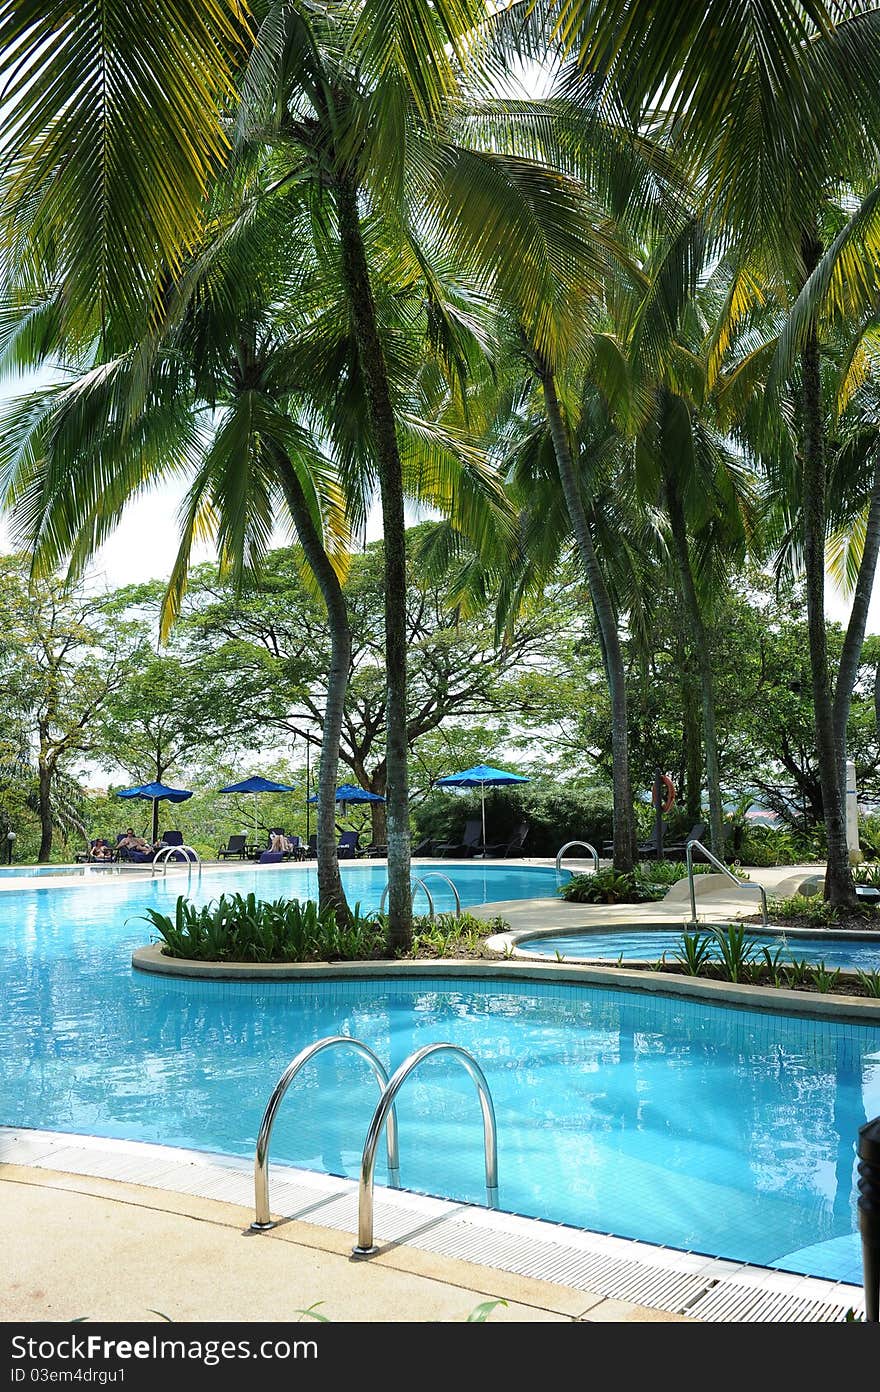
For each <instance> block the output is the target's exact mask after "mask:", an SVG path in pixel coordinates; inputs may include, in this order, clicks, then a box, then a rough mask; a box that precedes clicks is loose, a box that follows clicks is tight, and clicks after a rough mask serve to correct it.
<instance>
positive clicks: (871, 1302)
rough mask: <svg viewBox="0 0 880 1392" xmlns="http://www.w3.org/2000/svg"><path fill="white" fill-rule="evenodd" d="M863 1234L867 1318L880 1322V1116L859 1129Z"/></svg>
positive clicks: (860, 1207)
mask: <svg viewBox="0 0 880 1392" xmlns="http://www.w3.org/2000/svg"><path fill="white" fill-rule="evenodd" d="M859 1232H860V1233H861V1235H862V1267H863V1270H864V1273H865V1319H866V1320H871V1321H872V1322H873V1323H874V1324H877V1323H878V1321H880V1117H875V1118H874V1120H873V1121H868V1122H866V1123H865V1125H864V1126H860V1127H859Z"/></svg>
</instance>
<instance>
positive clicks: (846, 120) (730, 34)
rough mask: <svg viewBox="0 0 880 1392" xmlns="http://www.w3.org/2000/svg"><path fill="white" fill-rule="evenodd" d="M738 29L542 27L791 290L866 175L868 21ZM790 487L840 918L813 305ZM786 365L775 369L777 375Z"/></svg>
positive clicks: (581, 14)
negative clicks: (668, 147)
mask: <svg viewBox="0 0 880 1392" xmlns="http://www.w3.org/2000/svg"><path fill="white" fill-rule="evenodd" d="M770 10H771V13H770V14H768V15H766V16H763V15H758V14H756V15H755V17H754V19H753V21H752V22H745V23H744V22H743V14H742V11H741V10H740V8H739V7H737V6H731V5H729V4H727V3H726V0H710V3H706V4H701V5H697V4H695V3H687V4H683V5H680V6H676V9H675V14H674V15H670V14H668V13H667V11H666V10H664V11H663V12H662V15H661V11H660V9H659V7H657V6H655V5H652V4H650V3H648V0H612V2H611V3H610V4H604V3H603V4H601V5H600V4H598V3H596V0H562V3H561V5H559V7H558V9H556V11H555V21H556V23H557V24H558V27H559V30H560V32H561V33H562V35H563V37H564V41H565V42H566V44H568V45H569V46H571V47H572V49H574V50H576V52H577V56H578V61H579V63H580V65H581V66H582V69H583V70H584V71H589V72H590V73H591V74H592V75H593V77H594V79H596V80H598V79H600V78H604V79H606V80H608V81H609V82H613V85H614V89H615V91H616V92H617V93H618V94H621V93H622V94H623V96H624V98H625V99H627V100H628V101H629V102H631V103H633V104H636V105H638V106H640V107H641V106H643V105H644V103H645V101H646V100H647V99H650V100H651V101H652V102H653V103H654V106H655V109H657V110H658V111H659V112H660V117H659V119H660V120H661V121H662V123H664V124H665V126H666V127H667V128H668V129H670V130H673V131H674V136H675V142H676V145H677V147H678V148H679V149H681V150H682V151H683V152H685V153H686V154H687V155H688V157H689V158H690V159H691V160H692V161H693V167H694V169H695V171H696V173H697V178H698V182H699V188H700V190H701V194H702V204H703V207H704V210H705V213H706V216H707V217H708V218H709V219H710V220H711V222H712V224H713V225H714V226H716V227H717V228H718V229H719V233H720V235H722V236H724V237H725V238H727V239H728V241H729V243H730V245H731V246H732V247H735V249H736V253H737V256H738V260H739V264H740V265H741V266H742V267H743V268H744V272H745V273H746V274H748V268H749V266H750V265H751V264H754V263H758V264H761V265H763V266H767V265H768V264H772V266H773V267H774V270H775V272H776V274H777V277H778V278H783V279H785V280H787V282H788V284H789V285H790V286H792V287H793V289H794V294H792V296H791V299H792V301H794V299H795V297H796V295H797V292H798V291H799V290H800V289H801V288H802V287H803V286H804V285H805V283H807V282H809V281H810V279H811V278H812V277H813V276H814V273H815V272H816V270H817V268H818V267H819V265H820V263H821V261H822V258H823V252H824V251H825V243H824V241H823V238H822V236H821V233H820V222H821V213H822V208H823V205H824V203H825V200H826V197H827V194H828V192H829V190H830V189H831V188H832V187H835V186H839V185H840V184H844V183H846V182H848V181H849V182H851V183H853V184H858V183H859V182H860V181H861V179H862V176H863V174H864V171H865V170H866V169H870V168H873V166H874V164H875V163H876V153H877V146H878V137H880V125H878V122H880V113H878V106H877V101H876V73H877V70H878V59H880V13H878V11H877V10H876V9H875V8H874V7H873V5H870V4H868V3H863V2H862V0H850V3H847V4H845V5H837V4H835V5H830V4H826V3H824V0H802V3H795V2H794V0H774V3H773V4H772V6H771V7H770ZM796 347H797V363H796V368H797V372H796V376H797V382H798V393H799V400H800V408H801V412H802V431H801V468H800V488H801V491H802V494H803V526H804V533H803V535H804V566H805V573H806V592H807V610H808V625H809V635H810V658H811V668H812V686H813V704H814V711H815V732H816V746H817V754H818V764H819V771H820V778H821V782H822V792H823V801H824V804H825V825H826V836H827V846H828V868H827V874H826V894H827V895H828V896H829V897H830V898H831V900H832V901H833V902H835V903H841V904H854V903H855V891H854V888H853V883H852V875H851V873H850V869H849V864H848V856H847V844H846V826H845V818H844V810H843V803H842V798H841V793H840V786H839V779H838V759H837V751H836V745H835V739H834V722H833V712H832V700H831V689H830V683H829V678H828V664H827V643H826V633H825V604H824V600H825V566H824V560H825V534H826V501H825V500H826V473H827V456H826V440H825V436H824V431H823V425H822V410H821V374H820V339H819V328H818V318H817V308H816V305H815V303H814V302H813V303H811V304H809V305H808V306H807V308H806V310H805V313H804V314H803V316H802V318H801V320H800V323H799V334H798V338H797V340H796ZM791 366H792V362H791V360H789V362H787V363H786V364H785V367H786V370H788V371H789V373H790V369H791Z"/></svg>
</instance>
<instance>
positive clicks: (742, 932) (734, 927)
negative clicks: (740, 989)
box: [710, 923, 758, 983]
mask: <svg viewBox="0 0 880 1392" xmlns="http://www.w3.org/2000/svg"><path fill="white" fill-rule="evenodd" d="M710 931H711V933H712V937H713V939H714V941H715V942H716V943H717V945H718V952H719V963H718V967H719V975H720V976H721V979H722V981H732V982H734V983H741V982H744V981H750V980H751V979H752V977H753V976H754V970H753V968H754V965H755V958H756V956H757V950H758V944H757V942H756V941H755V939H754V937H750V936H749V932H748V929H747V928H746V927H745V925H744V924H741V923H729V924H728V925H727V927H726V928H713V929H711V930H710Z"/></svg>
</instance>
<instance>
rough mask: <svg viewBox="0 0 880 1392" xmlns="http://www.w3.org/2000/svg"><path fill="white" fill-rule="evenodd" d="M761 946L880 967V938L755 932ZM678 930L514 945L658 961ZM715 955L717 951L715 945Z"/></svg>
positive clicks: (674, 943) (532, 950) (674, 945)
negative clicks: (820, 936)
mask: <svg viewBox="0 0 880 1392" xmlns="http://www.w3.org/2000/svg"><path fill="white" fill-rule="evenodd" d="M754 940H755V942H756V943H757V944H758V948H757V956H758V957H759V959H760V955H761V954H760V948H761V947H762V946H763V947H767V948H768V949H769V950H770V952H775V951H776V949H777V948H780V949H781V951H782V960H784V961H789V962H791V961H798V962H801V961H803V960H804V959H806V961H808V962H824V963H825V965H826V966H827V967H830V968H834V967H843V968H844V969H848V970H851V971H876V970H878V969H880V938H873V939H866V938H859V937H858V936H855V935H851V936H849V937H847V936H845V935H844V934H838V933H833V934H829V935H828V936H827V937H825V938H821V939H819V938H811V937H799V936H798V935H797V934H796V933H787V934H785V935H784V936H783V935H782V934H765V933H760V934H758V933H756V934H754ZM681 946H682V931H681V929H678V928H648V929H645V928H641V929H639V928H631V929H629V928H627V929H623V928H608V929H601V928H600V929H593V930H592V931H591V932H571V933H552V934H548V935H547V936H546V937H541V938H531V939H525V940H523V941H521V942H519V943H517V949H518V950H519V951H520V952H528V953H529V954H531V955H532V956H535V957H552V958H553V959H554V960H555V958H556V955H557V953H558V954H559V955H560V956H561V957H565V958H567V959H575V958H586V959H589V960H590V961H592V962H616V961H618V960H619V959H620V958H621V957H622V958H623V960H624V962H656V961H658V960H659V959H660V958H661V957H662V956H663V954H664V952H665V953H666V956H667V958H668V959H669V960H670V961H672V960H674V958H675V956H676V954H678V953H679V952H680V951H681ZM712 953H713V956H716V957H717V956H718V949H717V948H716V947H714V946H713V949H712Z"/></svg>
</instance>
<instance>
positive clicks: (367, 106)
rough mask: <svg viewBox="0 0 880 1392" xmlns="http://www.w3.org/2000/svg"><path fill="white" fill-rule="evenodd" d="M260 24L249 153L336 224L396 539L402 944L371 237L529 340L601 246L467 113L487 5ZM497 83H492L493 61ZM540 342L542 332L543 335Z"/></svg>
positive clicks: (404, 833) (395, 431)
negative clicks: (497, 290) (502, 307)
mask: <svg viewBox="0 0 880 1392" xmlns="http://www.w3.org/2000/svg"><path fill="white" fill-rule="evenodd" d="M416 8H417V10H418V13H417V15H416V14H414V13H413V11H414V10H415V9H416ZM255 14H256V18H257V20H258V27H257V31H256V40H255V45H254V50H253V53H252V55H251V59H250V63H249V66H248V71H247V74H246V78H245V81H244V84H243V89H242V92H243V99H242V109H241V113H240V119H239V133H240V139H241V143H242V147H243V149H244V150H245V151H247V150H249V149H254V148H255V149H257V150H260V149H261V148H265V147H268V149H269V150H270V152H271V160H272V163H273V168H274V170H275V174H276V180H277V187H278V189H279V191H284V193H285V194H286V196H287V197H289V198H290V199H292V200H300V201H305V202H308V203H309V204H310V205H311V206H312V208H313V209H315V210H316V224H317V222H318V220H319V219H320V220H323V222H324V223H326V218H327V214H328V213H329V215H330V216H331V217H333V218H334V219H335V228H336V233H337V237H338V247H339V261H340V268H341V277H342V282H343V285H344V289H345V299H346V303H347V306H348V310H349V313H350V316H351V325H352V333H353V338H354V341H355V343H356V346H357V354H358V362H359V367H360V372H361V375H362V379H363V384H364V391H365V396H366V401H367V406H368V421H369V429H370V435H371V445H372V451H373V459H374V466H375V472H376V475H377V478H378V488H379V495H380V498H381V505H382V519H383V533H384V543H385V551H384V555H385V561H384V564H385V651H386V670H387V683H388V685H387V806H386V812H387V828H388V872H389V886H390V894H389V921H390V924H391V934H392V940H393V941H394V942H395V943H399V944H401V945H403V944H405V943H406V942H408V941H409V937H410V934H411V921H412V912H411V897H410V896H411V890H410V879H409V799H408V781H407V742H406V723H407V722H406V619H405V604H404V598H405V585H406V551H405V546H406V539H405V526H404V493H405V488H404V472H403V465H402V460H401V440H400V433H401V420H400V415H399V411H398V409H397V408H396V403H395V397H394V391H393V387H392V383H391V381H390V375H389V367H388V353H389V344H388V342H387V340H386V339H384V338H383V335H382V332H381V324H380V320H379V316H378V314H377V299H378V297H379V295H380V268H379V266H378V265H377V262H376V259H375V256H371V254H370V239H371V235H370V234H371V229H372V228H379V229H381V238H382V240H383V242H384V244H385V245H386V247H389V248H392V247H394V246H395V245H396V246H397V248H398V251H399V254H400V255H403V256H406V257H409V258H415V259H416V260H418V261H419V262H420V263H421V264H423V265H424V259H423V256H422V243H423V241H424V239H425V237H426V236H429V237H430V238H431V239H433V241H434V242H435V243H438V244H440V245H441V246H442V247H443V248H444V249H445V250H446V251H447V253H449V254H450V255H453V256H454V257H455V258H456V259H457V261H458V263H459V265H460V266H461V268H462V270H463V271H465V272H466V273H469V274H470V275H471V276H472V279H473V281H474V283H476V284H479V283H480V282H481V281H482V282H483V283H485V281H486V280H487V279H492V280H496V281H497V280H500V281H501V282H502V284H505V285H506V286H507V287H508V288H510V289H514V288H515V290H516V293H517V295H518V297H519V299H520V300H522V301H523V302H524V303H525V304H526V305H527V308H528V310H529V314H530V319H533V320H534V321H535V325H534V326H535V327H536V328H538V325H539V322H540V315H541V305H542V300H543V298H544V294H543V292H544V289H545V287H546V284H547V281H548V272H549V270H550V269H551V267H552V269H553V271H554V272H555V274H556V276H557V277H558V278H559V279H560V280H561V281H562V282H563V283H566V282H567V283H571V282H572V280H574V279H577V278H579V277H581V276H582V275H583V274H584V269H585V268H586V267H589V266H590V264H591V261H592V260H594V257H593V255H592V243H593V241H594V238H592V237H590V236H589V229H588V228H587V226H586V225H585V221H584V218H583V217H582V213H581V207H580V202H579V199H578V197H577V196H576V193H575V190H574V188H573V186H572V183H571V181H570V180H567V179H566V178H565V177H564V176H563V175H561V174H557V173H554V172H553V171H552V170H549V169H547V168H546V166H545V165H544V164H543V163H542V162H540V161H539V160H538V159H535V158H533V157H529V158H526V157H522V156H516V155H511V154H502V153H500V150H499V147H498V145H497V144H496V143H492V142H489V141H485V140H482V141H481V139H480V137H481V136H482V134H483V133H482V132H481V131H478V132H477V133H476V134H475V132H474V130H473V128H472V126H469V125H468V122H467V119H466V118H465V116H464V115H463V114H462V108H463V107H464V105H465V103H466V101H467V99H468V98H469V96H470V91H469V86H468V82H469V80H470V77H471V76H472V75H473V73H474V71H475V69H476V68H477V66H478V63H477V60H478V58H479V55H480V53H481V51H482V44H481V42H480V29H481V26H482V25H483V24H484V23H485V21H486V18H487V15H486V10H485V6H484V5H483V4H482V3H481V0H438V3H436V4H433V5H431V6H429V7H427V8H426V7H424V6H418V7H415V6H413V5H410V4H407V3H403V4H400V3H399V4H396V5H394V6H392V7H390V8H389V7H388V5H387V4H385V3H382V2H381V0H361V2H360V3H356V4H351V5H349V6H347V7H342V8H340V9H339V10H336V11H330V10H327V11H323V10H320V9H317V8H316V9H314V10H310V11H308V12H307V11H305V10H300V9H298V8H296V7H294V6H292V5H289V4H287V3H285V2H284V0H266V2H265V3H263V4H259V5H257V6H256V7H255ZM465 68H466V69H467V73H468V78H467V79H466V76H465ZM489 71H490V75H493V76H494V70H493V69H491V65H490V69H489ZM496 114H497V113H496ZM318 210H319V211H318ZM428 285H429V293H430V294H431V295H432V298H434V296H433V294H432V292H431V287H430V280H429V279H428ZM448 327H449V325H444V323H443V317H442V315H435V317H434V328H435V330H437V331H439V332H440V333H441V334H443V335H445V331H446V329H447V328H448ZM531 327H532V324H531V323H530V328H531ZM546 335H547V329H546V326H545V327H544V329H543V330H542V331H540V332H539V338H541V339H542V340H543V339H544V338H545V337H546ZM540 346H543V342H542V343H540V344H539V347H540Z"/></svg>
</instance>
